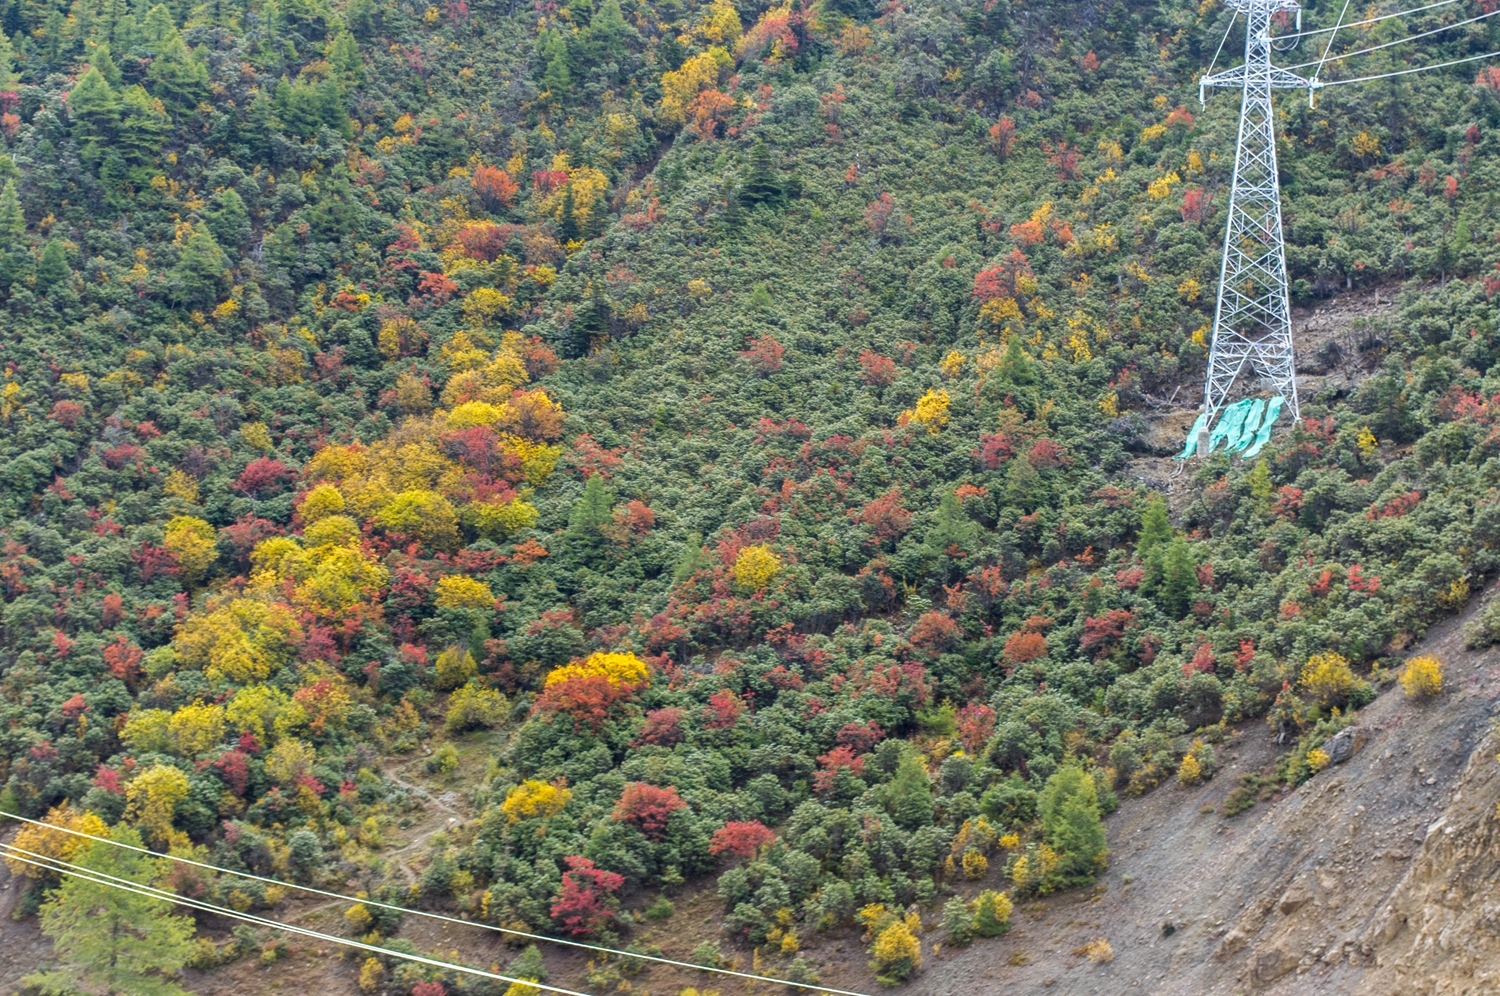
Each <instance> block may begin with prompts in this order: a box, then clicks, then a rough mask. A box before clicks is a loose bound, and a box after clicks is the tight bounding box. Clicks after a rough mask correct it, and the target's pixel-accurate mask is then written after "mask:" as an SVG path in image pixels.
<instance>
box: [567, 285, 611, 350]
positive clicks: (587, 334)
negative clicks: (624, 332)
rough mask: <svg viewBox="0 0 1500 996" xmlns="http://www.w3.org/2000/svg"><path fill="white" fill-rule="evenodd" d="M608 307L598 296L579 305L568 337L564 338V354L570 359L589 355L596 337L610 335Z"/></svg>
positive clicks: (569, 328)
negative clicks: (606, 309)
mask: <svg viewBox="0 0 1500 996" xmlns="http://www.w3.org/2000/svg"><path fill="white" fill-rule="evenodd" d="M606 307H607V305H605V303H604V302H603V301H601V300H599V299H598V298H597V297H595V298H591V299H590V300H589V302H588V303H587V304H584V305H581V306H580V307H579V309H578V314H577V315H576V316H575V317H574V318H573V324H572V325H570V326H568V332H567V337H566V339H564V340H563V355H564V356H566V357H567V358H568V359H570V360H576V359H578V358H580V357H583V356H587V355H588V352H589V347H590V346H591V345H592V343H593V341H594V339H596V338H604V337H606V336H608V335H609V326H608V325H606V324H605V321H604V316H605V308H606Z"/></svg>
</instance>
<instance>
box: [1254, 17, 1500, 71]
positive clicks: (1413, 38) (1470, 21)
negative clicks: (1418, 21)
mask: <svg viewBox="0 0 1500 996" xmlns="http://www.w3.org/2000/svg"><path fill="white" fill-rule="evenodd" d="M1496 14H1500V7H1497V8H1495V9H1494V10H1492V11H1489V12H1488V13H1485V14H1479V15H1477V16H1475V17H1471V18H1469V19H1467V20H1464V21H1456V22H1454V23H1453V24H1446V25H1444V26H1443V27H1441V28H1433V29H1432V30H1430V31H1423V32H1422V33H1421V34H1416V35H1407V36H1406V37H1405V38H1397V39H1396V40H1395V41H1388V42H1384V43H1383V44H1380V45H1371V46H1370V47H1369V48H1362V49H1359V50H1358V51H1354V52H1345V53H1344V54H1342V55H1335V56H1334V57H1333V58H1331V59H1329V58H1328V53H1327V52H1324V53H1323V59H1319V60H1318V61H1317V63H1316V65H1317V67H1318V71H1315V72H1314V73H1313V79H1317V78H1318V72H1320V71H1322V69H1323V62H1324V60H1325V59H1326V60H1327V61H1328V62H1338V61H1339V60H1340V59H1352V58H1354V57H1355V56H1356V55H1369V54H1370V53H1371V52H1379V51H1380V50H1381V49H1383V48H1390V47H1392V46H1393V45H1403V44H1405V43H1406V42H1409V41H1416V40H1417V39H1418V38H1426V37H1427V36H1428V35H1436V34H1441V33H1442V32H1444V31H1452V30H1453V29H1454V28H1461V27H1463V26H1464V25H1465V24H1473V23H1474V22H1475V21H1483V20H1484V19H1485V18H1489V17H1494V16H1495V15H1496ZM1328 42H1329V44H1330V45H1332V44H1333V39H1332V38H1329V39H1328ZM1311 65H1314V63H1311V62H1304V63H1302V64H1301V65H1299V66H1285V67H1283V68H1285V69H1286V70H1287V72H1292V71H1294V70H1297V69H1306V68H1307V67H1308V66H1311Z"/></svg>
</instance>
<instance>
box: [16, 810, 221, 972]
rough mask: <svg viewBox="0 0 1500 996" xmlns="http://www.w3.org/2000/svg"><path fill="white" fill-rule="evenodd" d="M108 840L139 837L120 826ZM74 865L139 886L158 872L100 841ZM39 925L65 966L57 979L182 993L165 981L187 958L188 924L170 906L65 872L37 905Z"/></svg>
mask: <svg viewBox="0 0 1500 996" xmlns="http://www.w3.org/2000/svg"><path fill="white" fill-rule="evenodd" d="M110 837H111V839H113V840H115V841H117V842H119V843H121V844H128V845H130V846H132V847H140V846H141V838H140V835H139V834H137V833H136V832H135V831H134V830H133V829H130V828H128V827H123V826H121V827H116V828H115V829H114V830H113V831H111V833H110ZM75 863H76V864H79V865H81V866H83V867H84V868H87V869H90V870H93V871H97V872H100V873H101V874H103V875H109V876H112V877H114V878H119V879H124V880H126V881H128V882H135V883H138V884H141V885H149V884H151V883H152V882H153V881H154V880H155V879H156V878H157V877H158V876H159V871H160V870H159V869H158V867H157V861H156V860H154V859H151V858H148V857H146V856H145V855H142V854H140V853H138V852H135V851H127V850H125V849H124V848H121V847H115V846H113V845H110V844H105V843H93V844H90V845H89V846H88V847H87V848H85V849H84V850H83V852H82V853H81V854H79V855H78V856H77V858H76V859H75ZM41 922H42V932H43V933H44V934H46V935H47V936H48V937H50V938H52V942H53V944H54V945H55V946H56V950H57V954H58V956H59V957H60V959H61V960H62V962H63V964H64V965H65V966H66V970H65V972H63V973H58V974H59V975H64V976H65V977H66V978H68V979H69V980H70V981H71V980H76V981H78V982H84V983H87V984H89V985H92V986H97V987H101V988H102V990H103V991H104V992H107V993H131V994H133V996H180V994H183V993H184V992H185V991H184V990H183V989H181V988H180V987H178V986H177V985H176V984H174V983H173V982H172V981H170V979H171V976H172V975H174V974H175V973H176V972H177V971H178V969H180V968H182V966H183V965H185V964H187V961H188V959H189V958H190V957H191V956H192V953H193V921H192V920H191V919H190V918H188V917H184V916H173V915H172V905H171V903H168V902H166V901H164V900H161V899H155V898H152V897H150V896H143V895H139V894H137V893H134V892H130V891H127V890H125V889H120V888H116V887H114V886H112V885H108V884H103V883H99V882H94V881H90V880H88V879H85V878H80V877H77V876H72V875H69V876H65V877H64V878H63V883H62V886H61V888H59V889H58V890H57V892H56V893H55V894H54V895H53V897H52V898H51V899H49V900H48V901H47V902H46V903H44V904H43V905H42V908H41ZM58 981H62V980H61V979H59V980H58Z"/></svg>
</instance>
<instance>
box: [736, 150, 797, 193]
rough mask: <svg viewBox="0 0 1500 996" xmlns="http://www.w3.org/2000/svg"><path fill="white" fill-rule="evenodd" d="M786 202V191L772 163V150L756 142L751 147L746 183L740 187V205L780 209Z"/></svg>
mask: <svg viewBox="0 0 1500 996" xmlns="http://www.w3.org/2000/svg"><path fill="white" fill-rule="evenodd" d="M785 202H786V190H785V189H784V188H783V187H782V185H781V183H780V182H779V181H778V180H777V179H776V170H775V166H774V165H773V164H772V162H771V150H770V148H769V147H767V145H766V143H765V142H756V143H755V144H754V145H752V146H751V147H750V161H749V164H748V166H747V168H746V171H745V183H744V186H742V187H740V203H741V204H743V205H744V206H745V207H747V208H753V207H757V206H759V205H761V204H765V205H768V206H770V207H773V208H774V207H780V206H781V205H782V204H784V203H785Z"/></svg>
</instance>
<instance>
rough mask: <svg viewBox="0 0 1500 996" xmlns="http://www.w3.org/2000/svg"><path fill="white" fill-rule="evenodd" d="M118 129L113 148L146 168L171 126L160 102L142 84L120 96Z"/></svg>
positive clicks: (129, 162) (129, 160)
mask: <svg viewBox="0 0 1500 996" xmlns="http://www.w3.org/2000/svg"><path fill="white" fill-rule="evenodd" d="M120 104H121V115H120V131H119V136H118V138H117V139H116V141H115V148H116V149H117V150H119V153H120V157H121V158H122V159H124V160H125V162H126V164H127V165H129V166H134V167H148V166H150V165H151V163H152V160H153V159H154V157H155V156H156V150H157V149H160V148H161V145H162V143H163V142H164V141H166V138H167V132H169V131H170V130H171V128H172V122H171V119H169V118H168V117H167V115H166V112H165V111H164V110H163V109H162V107H161V103H160V102H159V101H156V100H152V99H151V95H150V94H148V93H147V92H146V90H145V88H144V87H141V86H139V85H136V86H133V87H130V88H129V89H128V90H126V91H125V92H124V93H123V94H121V95H120Z"/></svg>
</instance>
